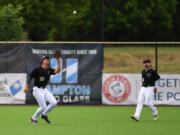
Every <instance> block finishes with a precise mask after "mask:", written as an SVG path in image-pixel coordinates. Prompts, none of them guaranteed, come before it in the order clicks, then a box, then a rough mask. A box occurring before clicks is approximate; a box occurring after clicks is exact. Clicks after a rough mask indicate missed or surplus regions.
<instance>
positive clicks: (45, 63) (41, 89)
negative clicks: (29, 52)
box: [24, 56, 61, 124]
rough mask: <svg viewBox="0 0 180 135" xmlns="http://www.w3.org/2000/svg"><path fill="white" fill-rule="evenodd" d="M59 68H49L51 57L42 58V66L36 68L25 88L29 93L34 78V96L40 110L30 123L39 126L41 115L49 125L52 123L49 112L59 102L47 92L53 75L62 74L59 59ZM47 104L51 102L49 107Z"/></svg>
mask: <svg viewBox="0 0 180 135" xmlns="http://www.w3.org/2000/svg"><path fill="white" fill-rule="evenodd" d="M57 60H58V66H57V68H56V69H52V68H49V57H48V56H42V58H41V61H40V63H41V66H40V67H38V68H35V69H34V70H33V71H32V72H31V74H30V77H29V79H28V82H27V84H26V86H25V89H24V92H25V93H27V92H28V86H29V84H30V82H31V80H32V79H33V78H34V87H33V92H32V94H33V96H34V97H35V98H36V101H37V103H38V104H39V106H40V107H39V108H38V109H37V111H36V112H35V113H34V115H33V117H32V118H31V119H30V122H31V123H33V124H37V123H38V121H37V119H38V117H39V116H40V115H41V118H42V119H44V120H45V121H46V122H47V123H50V120H49V119H48V114H49V112H50V111H51V110H52V109H53V108H54V107H55V106H56V104H57V102H56V100H55V98H54V96H53V95H52V94H51V93H50V92H49V91H48V90H47V88H46V85H47V83H48V81H49V78H50V76H51V75H55V74H57V73H59V72H60V61H61V59H60V58H58V59H57ZM46 102H49V105H48V106H47V105H46Z"/></svg>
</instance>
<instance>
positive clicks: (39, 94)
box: [32, 87, 57, 120]
mask: <svg viewBox="0 0 180 135" xmlns="http://www.w3.org/2000/svg"><path fill="white" fill-rule="evenodd" d="M33 96H34V97H35V98H36V101H37V103H38V104H39V106H40V107H39V108H38V109H37V111H36V112H35V114H34V115H33V117H32V119H33V120H37V119H38V117H39V115H40V114H43V115H45V116H47V115H48V113H49V112H50V111H51V110H52V109H53V108H54V107H55V106H56V105H57V102H56V99H55V98H54V96H53V95H52V94H51V93H50V92H49V91H48V90H47V88H44V89H43V88H38V87H34V88H33ZM46 102H48V103H49V105H48V106H47V105H46Z"/></svg>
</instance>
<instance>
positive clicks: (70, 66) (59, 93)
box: [47, 58, 91, 103]
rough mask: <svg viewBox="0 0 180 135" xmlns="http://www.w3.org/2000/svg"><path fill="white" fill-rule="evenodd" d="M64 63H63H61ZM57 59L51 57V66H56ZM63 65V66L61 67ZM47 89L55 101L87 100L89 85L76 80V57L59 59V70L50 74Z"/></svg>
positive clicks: (88, 97)
mask: <svg viewBox="0 0 180 135" xmlns="http://www.w3.org/2000/svg"><path fill="white" fill-rule="evenodd" d="M64 62H65V64H64V65H63V63H64ZM57 64H58V62H57V60H56V59H54V58H52V59H51V67H52V68H56V67H57ZM63 66H65V67H63ZM47 89H48V90H49V91H50V92H51V93H52V94H53V95H54V96H55V98H56V100H57V102H61V101H62V102H63V103H73V102H89V101H90V93H91V87H90V85H81V84H79V82H78V59H76V58H68V59H66V60H64V61H63V60H62V61H61V72H60V73H58V74H56V75H54V76H51V78H50V84H48V85H47Z"/></svg>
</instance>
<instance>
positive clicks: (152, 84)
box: [131, 59, 160, 121]
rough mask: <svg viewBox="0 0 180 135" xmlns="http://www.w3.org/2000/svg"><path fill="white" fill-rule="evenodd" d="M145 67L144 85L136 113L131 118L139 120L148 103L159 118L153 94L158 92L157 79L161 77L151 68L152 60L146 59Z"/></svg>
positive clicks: (155, 118)
mask: <svg viewBox="0 0 180 135" xmlns="http://www.w3.org/2000/svg"><path fill="white" fill-rule="evenodd" d="M143 63H144V66H145V69H144V70H143V71H142V87H141V90H140V93H139V99H138V103H137V107H136V112H135V115H131V118H132V119H134V120H136V121H138V120H139V118H140V115H141V111H142V108H143V105H144V104H145V105H147V106H148V107H149V109H150V110H151V111H152V113H153V116H154V120H157V119H158V110H157V108H156V107H155V106H153V103H152V102H153V95H154V93H156V92H157V87H156V86H157V83H156V81H157V80H159V79H160V76H159V75H158V73H157V72H156V71H155V70H153V69H152V68H151V66H152V65H151V61H150V60H149V59H146V60H144V61H143Z"/></svg>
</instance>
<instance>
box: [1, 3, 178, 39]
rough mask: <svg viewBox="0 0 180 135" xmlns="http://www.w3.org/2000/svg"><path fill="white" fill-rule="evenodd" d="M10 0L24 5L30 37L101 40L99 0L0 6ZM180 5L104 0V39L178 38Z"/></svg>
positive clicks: (26, 26)
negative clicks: (74, 12)
mask: <svg viewBox="0 0 180 135" xmlns="http://www.w3.org/2000/svg"><path fill="white" fill-rule="evenodd" d="M9 3H11V4H13V5H14V6H16V5H18V4H21V5H22V6H23V10H22V12H21V16H23V18H24V19H25V24H24V29H25V31H27V33H28V38H29V39H30V40H34V41H44V40H52V41H62V40H64V41H65V40H66V41H67V40H69V41H98V40H100V16H101V14H100V0H13V1H12V0H6V1H5V0H0V7H3V6H5V5H7V4H9ZM179 5H180V1H178V0H141V1H140V0H104V21H105V40H107V41H172V40H176V41H178V40H179V41H180V36H179V33H180V27H179V22H180V21H179V16H180V15H179V13H180V10H179V9H180V8H179V7H180V6H179ZM74 10H76V11H77V13H76V14H73V11H74Z"/></svg>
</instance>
